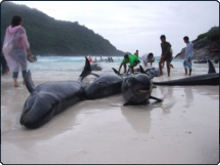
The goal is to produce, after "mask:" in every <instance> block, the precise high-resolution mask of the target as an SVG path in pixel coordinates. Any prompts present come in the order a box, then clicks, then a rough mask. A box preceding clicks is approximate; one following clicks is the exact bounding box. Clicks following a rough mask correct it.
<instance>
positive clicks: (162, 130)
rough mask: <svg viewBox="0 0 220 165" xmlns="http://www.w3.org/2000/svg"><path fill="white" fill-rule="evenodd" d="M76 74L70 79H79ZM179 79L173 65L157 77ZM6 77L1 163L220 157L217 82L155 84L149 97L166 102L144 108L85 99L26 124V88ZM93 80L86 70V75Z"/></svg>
mask: <svg viewBox="0 0 220 165" xmlns="http://www.w3.org/2000/svg"><path fill="white" fill-rule="evenodd" d="M204 66H206V65H204ZM216 70H217V68H216ZM206 71H207V69H204V73H205V72H206ZM196 74H197V73H196V72H194V75H196ZM199 74H201V73H199ZM77 75H78V73H75V74H74V76H73V75H72V74H69V75H68V76H67V75H65V78H66V80H68V79H70V78H73V79H74V78H75V79H76V78H77ZM180 77H184V76H183V75H180V74H177V72H175V71H174V72H173V74H172V75H171V78H168V77H167V76H166V75H164V76H163V77H159V78H155V79H154V80H155V81H164V80H168V79H176V78H180ZM1 78H2V79H1V160H2V161H1V162H2V163H4V164H34V163H36V164H41V163H45V164H47V163H62V164H65V163H71V164H82V163H87V164H88V163H91V164H94V163H95V164H99V163H102V164H104V163H105V164H108V163H112V164H116V163H120V164H141V163H144V164H154V163H156V164H172V163H175V164H180V163H181V164H216V163H217V162H219V86H191V87H178V86H176V87H159V86H158V87H157V88H156V89H154V90H153V92H152V95H153V96H156V97H160V98H161V97H163V98H164V101H163V102H162V103H154V101H151V102H150V104H148V105H140V106H123V103H124V100H123V97H122V96H121V95H120V94H118V95H114V96H111V97H107V98H103V99H97V100H86V101H81V102H78V103H77V104H76V105H74V106H72V107H70V108H68V109H67V110H65V111H64V112H62V113H61V114H59V115H57V116H55V117H54V118H53V119H52V120H51V121H50V122H49V123H47V124H45V125H44V126H42V127H40V128H38V129H35V130H29V129H26V128H24V127H23V126H21V125H20V123H19V119H20V115H21V112H22V109H23V105H24V102H25V101H26V99H27V97H28V96H29V93H28V91H27V89H26V87H25V86H23V85H20V87H19V88H17V89H15V88H13V86H12V80H11V78H10V75H4V76H2V77H1ZM92 79H94V78H93V77H90V76H89V77H88V78H87V79H86V81H91V80H92ZM33 80H34V82H35V84H36V85H38V84H40V83H42V82H48V81H56V80H60V79H59V78H58V77H56V78H55V76H54V77H50V78H47V79H45V77H42V78H40V76H39V75H37V73H33ZM19 83H20V84H21V78H20V79H19Z"/></svg>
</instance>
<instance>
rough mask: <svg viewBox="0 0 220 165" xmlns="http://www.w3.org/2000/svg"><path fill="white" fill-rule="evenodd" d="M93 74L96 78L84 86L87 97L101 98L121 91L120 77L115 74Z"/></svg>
mask: <svg viewBox="0 0 220 165" xmlns="http://www.w3.org/2000/svg"><path fill="white" fill-rule="evenodd" d="M92 74H93V73H92ZM93 75H95V76H96V77H98V78H97V79H95V81H94V82H92V83H91V84H89V85H88V86H87V87H86V89H85V91H86V98H87V99H97V98H103V97H107V96H111V95H113V94H118V93H120V92H121V84H122V78H121V77H120V76H118V75H117V74H114V73H106V74H103V75H101V76H99V75H96V74H93Z"/></svg>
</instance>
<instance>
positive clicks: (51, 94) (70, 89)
mask: <svg viewBox="0 0 220 165" xmlns="http://www.w3.org/2000/svg"><path fill="white" fill-rule="evenodd" d="M90 73H91V67H90V64H89V61H88V59H87V58H86V62H85V67H84V70H83V72H82V73H81V75H80V76H79V78H78V79H77V81H58V82H48V83H43V84H40V85H38V86H37V87H35V85H34V83H33V81H32V78H31V73H30V71H28V73H27V75H26V76H25V83H26V87H27V89H28V91H29V92H30V96H29V97H28V98H27V100H26V102H25V104H24V108H23V112H22V114H21V117H20V124H21V125H24V126H25V127H27V128H38V127H40V126H42V125H43V124H45V123H47V122H48V121H49V120H50V119H51V118H53V116H54V115H56V114H58V113H60V112H62V111H64V110H65V109H67V108H68V107H70V106H72V105H74V104H75V103H77V102H78V101H80V100H83V99H84V98H85V87H86V86H85V85H84V83H83V82H82V80H83V78H84V77H85V76H87V75H88V74H90Z"/></svg>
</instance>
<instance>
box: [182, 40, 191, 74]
mask: <svg viewBox="0 0 220 165" xmlns="http://www.w3.org/2000/svg"><path fill="white" fill-rule="evenodd" d="M183 40H184V42H185V43H186V50H185V57H184V62H183V66H184V69H185V75H187V73H188V70H187V69H189V76H191V74H192V57H193V43H192V42H190V41H189V37H187V36H185V37H184V38H183Z"/></svg>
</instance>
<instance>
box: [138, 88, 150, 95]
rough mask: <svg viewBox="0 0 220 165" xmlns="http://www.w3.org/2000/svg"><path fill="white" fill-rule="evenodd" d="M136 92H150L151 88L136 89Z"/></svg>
mask: <svg viewBox="0 0 220 165" xmlns="http://www.w3.org/2000/svg"><path fill="white" fill-rule="evenodd" d="M135 91H136V92H138V93H142V94H144V93H149V92H150V89H149V88H142V89H135Z"/></svg>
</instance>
